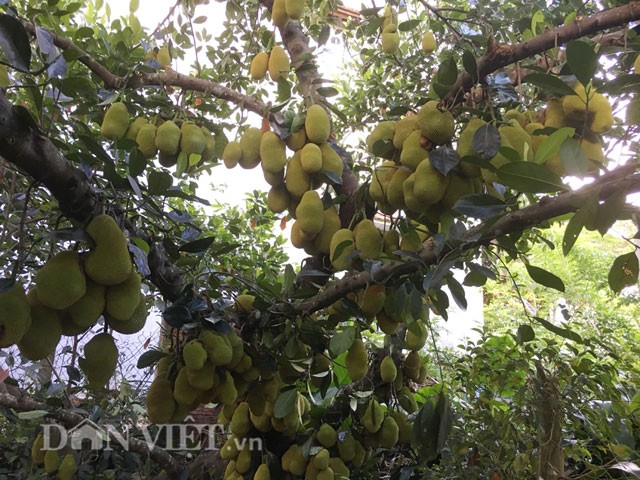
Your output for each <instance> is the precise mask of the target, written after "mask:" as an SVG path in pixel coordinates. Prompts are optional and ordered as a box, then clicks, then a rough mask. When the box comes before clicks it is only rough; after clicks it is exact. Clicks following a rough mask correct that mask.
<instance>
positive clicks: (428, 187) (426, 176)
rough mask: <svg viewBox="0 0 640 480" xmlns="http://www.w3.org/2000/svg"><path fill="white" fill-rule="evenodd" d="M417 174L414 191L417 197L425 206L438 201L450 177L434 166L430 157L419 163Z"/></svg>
mask: <svg viewBox="0 0 640 480" xmlns="http://www.w3.org/2000/svg"><path fill="white" fill-rule="evenodd" d="M415 175H416V176H415V182H414V184H413V193H414V195H415V196H416V198H417V199H418V200H419V201H421V202H422V204H423V206H428V205H433V204H435V203H438V202H439V201H440V199H441V198H442V197H443V196H444V192H445V191H446V190H447V186H448V185H449V178H448V177H445V176H444V175H442V174H441V173H440V172H438V171H437V170H436V169H435V168H433V167H432V166H431V162H430V161H429V159H426V160H423V161H422V163H420V165H418V168H417V169H416V173H415ZM405 201H406V199H405ZM407 205H408V204H407Z"/></svg>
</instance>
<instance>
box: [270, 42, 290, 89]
mask: <svg viewBox="0 0 640 480" xmlns="http://www.w3.org/2000/svg"><path fill="white" fill-rule="evenodd" d="M268 69H269V76H270V77H271V80H273V81H274V82H277V81H278V80H280V78H284V79H286V78H287V77H288V76H289V70H290V69H291V63H290V61H289V55H287V52H286V51H285V50H284V48H282V47H281V46H280V45H276V46H275V47H273V49H272V50H271V54H270V55H269V66H268Z"/></svg>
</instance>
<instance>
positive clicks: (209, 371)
mask: <svg viewBox="0 0 640 480" xmlns="http://www.w3.org/2000/svg"><path fill="white" fill-rule="evenodd" d="M186 370H187V380H189V385H191V386H192V387H193V388H195V389H197V390H202V391H205V390H209V389H211V388H213V387H215V386H216V367H215V365H214V364H213V363H211V362H210V361H206V362H205V363H204V364H203V365H202V367H200V368H198V369H192V368H189V367H186ZM203 403H204V402H203Z"/></svg>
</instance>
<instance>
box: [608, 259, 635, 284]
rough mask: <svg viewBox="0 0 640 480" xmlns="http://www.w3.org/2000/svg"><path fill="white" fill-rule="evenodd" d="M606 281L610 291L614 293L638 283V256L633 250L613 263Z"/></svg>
mask: <svg viewBox="0 0 640 480" xmlns="http://www.w3.org/2000/svg"><path fill="white" fill-rule="evenodd" d="M607 280H608V281H609V287H611V290H613V291H614V292H616V293H620V292H621V291H622V289H623V288H625V287H629V286H631V285H635V284H636V283H638V256H637V255H636V251H635V250H634V251H632V252H629V253H625V254H624V255H620V256H619V257H617V258H616V259H615V260H614V261H613V265H611V269H610V270H609V275H608V277H607Z"/></svg>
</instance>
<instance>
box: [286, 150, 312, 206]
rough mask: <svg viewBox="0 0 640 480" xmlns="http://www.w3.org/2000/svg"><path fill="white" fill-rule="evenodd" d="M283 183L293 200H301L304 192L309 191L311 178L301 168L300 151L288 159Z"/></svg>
mask: <svg viewBox="0 0 640 480" xmlns="http://www.w3.org/2000/svg"><path fill="white" fill-rule="evenodd" d="M284 181H285V185H286V187H287V191H288V192H289V193H290V194H291V196H292V197H293V198H302V196H303V195H304V194H305V192H307V191H309V190H311V178H310V177H309V175H308V174H307V172H305V171H304V169H303V168H302V162H301V160H300V151H297V152H296V153H295V154H294V155H293V157H291V158H290V159H289V163H288V164H287V173H286V174H285V178H284Z"/></svg>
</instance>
